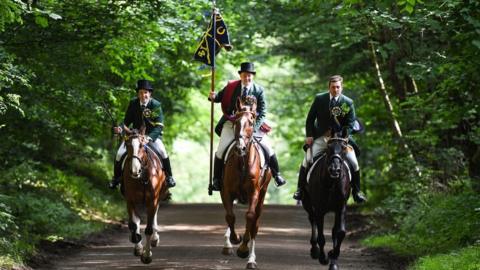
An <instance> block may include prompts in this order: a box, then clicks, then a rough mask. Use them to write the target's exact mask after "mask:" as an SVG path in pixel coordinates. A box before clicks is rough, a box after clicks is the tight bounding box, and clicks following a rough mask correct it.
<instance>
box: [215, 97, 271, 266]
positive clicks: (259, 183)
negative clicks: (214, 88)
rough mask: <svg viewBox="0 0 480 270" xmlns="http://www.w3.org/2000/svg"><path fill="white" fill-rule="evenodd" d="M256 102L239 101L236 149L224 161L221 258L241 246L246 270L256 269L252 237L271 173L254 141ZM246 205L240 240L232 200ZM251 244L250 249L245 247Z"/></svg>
mask: <svg viewBox="0 0 480 270" xmlns="http://www.w3.org/2000/svg"><path fill="white" fill-rule="evenodd" d="M256 106H257V104H256V99H255V98H254V97H250V96H249V97H247V98H246V99H245V100H241V99H238V100H237V103H236V114H235V122H234V133H235V146H234V148H233V149H232V151H230V153H229V154H228V156H227V158H226V164H225V172H224V176H223V185H222V189H221V196H222V202H223V207H224V208H225V211H226V215H225V219H226V221H227V224H228V228H227V231H226V233H225V245H224V248H223V254H226V255H230V254H232V253H233V247H232V243H233V244H238V243H240V242H242V243H241V245H240V246H239V247H238V249H237V255H238V256H239V257H241V258H246V257H248V263H247V269H254V268H256V261H255V260H256V255H255V237H256V236H257V232H258V225H259V224H258V221H259V218H260V214H261V212H262V207H263V200H264V199H265V194H266V192H267V188H268V184H269V182H270V179H271V177H272V175H271V172H270V170H268V169H262V166H261V151H262V150H261V149H260V146H259V145H258V143H257V142H256V141H255V140H254V138H253V131H254V126H255V118H256ZM236 199H237V200H238V201H240V202H244V203H247V204H248V210H247V212H246V226H245V233H244V235H243V240H242V237H240V236H239V235H237V233H236V231H235V214H234V212H233V202H234V200H236ZM249 244H250V246H248V245H249Z"/></svg>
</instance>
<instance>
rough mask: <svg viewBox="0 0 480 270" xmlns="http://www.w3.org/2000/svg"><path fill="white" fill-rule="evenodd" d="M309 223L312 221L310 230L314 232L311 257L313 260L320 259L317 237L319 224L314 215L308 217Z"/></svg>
mask: <svg viewBox="0 0 480 270" xmlns="http://www.w3.org/2000/svg"><path fill="white" fill-rule="evenodd" d="M308 221H310V228H311V230H312V232H311V235H310V245H311V247H310V257H311V258H312V259H318V258H319V257H320V249H319V248H318V243H317V239H318V235H317V223H316V222H315V219H314V218H313V216H312V215H310V214H309V215H308Z"/></svg>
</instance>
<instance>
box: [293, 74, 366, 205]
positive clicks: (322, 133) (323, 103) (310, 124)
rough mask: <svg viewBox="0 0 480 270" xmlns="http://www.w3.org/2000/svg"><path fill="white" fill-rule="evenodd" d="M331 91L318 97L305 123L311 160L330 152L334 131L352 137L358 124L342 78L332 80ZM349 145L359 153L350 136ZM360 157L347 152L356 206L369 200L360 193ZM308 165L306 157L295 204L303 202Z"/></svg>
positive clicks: (295, 196) (332, 78)
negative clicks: (330, 141) (344, 89)
mask: <svg viewBox="0 0 480 270" xmlns="http://www.w3.org/2000/svg"><path fill="white" fill-rule="evenodd" d="M328 89H329V91H328V92H326V93H321V94H317V95H316V97H315V100H314V102H313V104H312V106H311V107H310V111H309V112H308V116H307V120H306V126H305V128H306V140H305V143H306V144H307V145H308V146H311V147H312V157H316V156H317V155H319V154H320V153H322V152H324V151H325V150H326V149H327V141H328V138H329V136H330V134H331V131H333V132H340V131H342V130H344V129H345V130H346V131H347V132H348V134H351V132H352V130H353V128H354V124H355V119H356V116H355V108H354V106H353V101H352V99H350V98H349V97H347V96H345V95H342V91H343V78H342V77H341V76H339V75H335V76H332V77H330V79H329V82H328ZM335 111H336V112H337V113H336V114H338V115H337V116H335V115H334V114H335V113H334V112H335ZM315 120H316V121H315ZM349 144H350V145H351V146H352V147H353V149H355V150H356V151H358V146H357V145H356V144H355V141H354V140H353V139H352V138H351V136H349ZM357 155H358V154H357ZM357 155H356V154H355V151H348V152H347V154H346V158H347V160H348V162H349V164H350V168H351V174H352V180H351V186H352V196H353V200H354V201H355V202H356V203H363V202H365V201H366V198H365V197H364V196H363V195H362V194H361V193H360V167H359V166H358V161H357ZM308 165H309V164H308V161H307V157H305V158H304V160H303V163H302V165H301V166H300V172H299V175H298V185H297V191H296V192H295V194H294V195H293V198H294V199H296V200H301V199H302V196H303V191H304V188H305V185H306V183H307V172H308V170H307V167H308Z"/></svg>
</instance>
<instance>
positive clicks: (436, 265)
mask: <svg viewBox="0 0 480 270" xmlns="http://www.w3.org/2000/svg"><path fill="white" fill-rule="evenodd" d="M479 268H480V246H478V245H475V246H471V247H468V248H463V249H458V250H454V251H452V252H449V253H448V254H441V255H436V256H427V257H424V258H421V259H420V260H418V261H417V262H416V263H415V264H414V265H413V266H412V267H411V268H410V269H412V270H449V269H458V270H475V269H479Z"/></svg>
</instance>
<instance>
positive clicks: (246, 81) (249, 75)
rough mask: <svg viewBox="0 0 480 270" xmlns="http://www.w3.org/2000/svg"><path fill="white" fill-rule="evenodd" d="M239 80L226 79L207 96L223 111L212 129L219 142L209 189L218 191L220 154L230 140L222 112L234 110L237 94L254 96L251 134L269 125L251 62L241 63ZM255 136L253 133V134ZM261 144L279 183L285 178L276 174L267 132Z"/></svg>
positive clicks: (230, 129) (230, 131)
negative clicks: (221, 88)
mask: <svg viewBox="0 0 480 270" xmlns="http://www.w3.org/2000/svg"><path fill="white" fill-rule="evenodd" d="M238 74H239V75H240V80H237V81H230V82H229V83H228V84H227V85H226V86H225V87H224V88H223V90H222V91H220V92H218V93H215V92H211V93H210V95H209V97H208V99H209V100H213V101H214V102H216V103H219V102H222V110H223V112H224V115H223V116H222V117H221V118H220V120H219V121H218V123H217V126H216V127H215V132H216V133H217V135H219V136H220V142H219V143H218V148H217V151H216V153H215V163H214V170H213V190H216V191H220V183H221V179H222V172H223V155H224V153H225V151H226V149H227V147H228V146H229V144H230V143H231V142H232V141H233V140H234V138H235V136H234V130H233V122H232V120H229V119H228V118H227V117H226V116H230V115H234V114H235V104H236V100H237V98H238V97H246V96H250V95H251V96H254V97H255V98H256V99H257V118H256V122H255V131H254V136H255V135H259V134H260V133H262V131H265V130H266V129H269V128H270V127H268V125H266V123H265V115H266V112H267V104H266V101H265V95H264V89H263V87H262V86H260V85H258V84H256V83H255V82H254V81H253V78H254V77H255V74H256V72H255V67H254V65H253V63H249V62H246V63H242V64H241V65H240V70H239V71H238ZM256 137H257V136H256ZM260 143H261V145H262V146H263V147H264V148H265V149H266V150H267V152H268V153H269V155H270V157H269V159H268V163H269V166H270V168H271V170H272V175H273V177H274V178H275V184H276V185H277V186H282V185H284V184H285V183H286V181H285V179H283V177H282V176H281V175H280V169H279V166H278V160H277V157H276V155H275V152H274V151H273V149H272V147H271V145H270V142H269V141H268V139H267V136H263V137H262V139H261V141H260Z"/></svg>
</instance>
